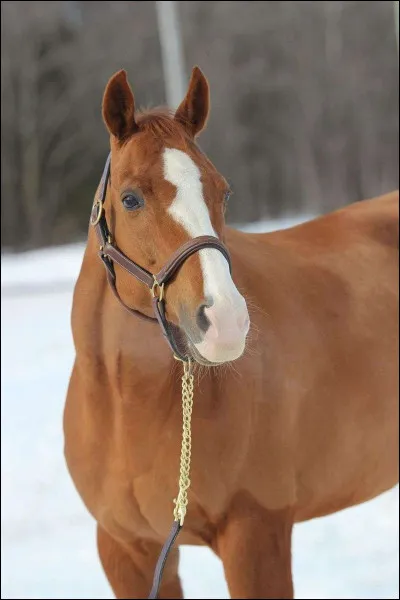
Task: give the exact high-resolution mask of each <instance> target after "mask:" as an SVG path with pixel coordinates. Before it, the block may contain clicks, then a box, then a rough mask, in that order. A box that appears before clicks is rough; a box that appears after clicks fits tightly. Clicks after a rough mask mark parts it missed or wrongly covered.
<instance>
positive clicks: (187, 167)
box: [163, 148, 248, 362]
mask: <svg viewBox="0 0 400 600" xmlns="http://www.w3.org/2000/svg"><path fill="white" fill-rule="evenodd" d="M163 158H164V177H165V179H166V180H167V181H169V182H170V183H172V184H173V185H174V186H175V187H176V196H175V198H174V200H173V202H172V203H171V205H170V207H169V208H168V213H169V214H170V215H171V217H172V218H173V219H174V220H175V222H176V223H179V224H180V225H181V226H182V227H183V229H184V230H185V231H186V233H187V234H188V235H189V236H190V237H191V238H194V237H198V236H201V235H212V236H214V237H217V235H216V232H215V231H214V228H213V226H212V224H211V220H210V215H209V212H208V208H207V205H206V203H205V201H204V196H203V185H202V182H201V173H200V170H199V168H198V167H197V165H196V164H195V163H194V162H193V160H192V159H191V158H190V156H188V154H186V153H185V152H182V151H181V150H177V149H175V148H166V149H165V150H164V157H163ZM198 254H199V258H200V264H201V269H202V275H203V282H204V290H203V292H204V299H205V300H209V301H211V302H212V306H211V308H207V309H206V311H205V312H206V315H207V317H208V318H209V321H210V323H211V325H210V327H209V329H208V330H207V332H206V334H205V337H204V339H203V341H202V342H200V343H199V344H196V347H197V349H198V351H199V352H200V354H201V355H202V356H203V357H205V358H207V359H208V360H209V361H212V362H224V361H226V360H233V359H235V358H237V357H238V356H240V355H241V353H242V352H243V349H244V344H245V338H246V335H247V331H248V312H247V307H246V302H245V300H244V298H243V296H242V295H241V294H240V293H239V292H238V290H237V288H236V286H235V284H234V283H233V281H232V278H231V275H230V271H229V265H228V261H227V260H226V258H225V257H224V256H223V254H221V252H220V251H219V250H217V249H216V248H205V249H202V250H200V251H199V252H198Z"/></svg>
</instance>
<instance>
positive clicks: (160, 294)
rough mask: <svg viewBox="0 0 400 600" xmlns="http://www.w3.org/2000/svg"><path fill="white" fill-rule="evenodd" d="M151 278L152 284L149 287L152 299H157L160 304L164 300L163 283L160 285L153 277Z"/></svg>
mask: <svg viewBox="0 0 400 600" xmlns="http://www.w3.org/2000/svg"><path fill="white" fill-rule="evenodd" d="M153 278H154V283H153V285H152V287H151V295H152V296H153V298H157V300H158V301H159V302H161V301H162V300H163V298H164V283H162V284H161V285H160V284H159V283H158V281H157V279H156V278H155V276H154V275H153ZM157 290H158V292H157Z"/></svg>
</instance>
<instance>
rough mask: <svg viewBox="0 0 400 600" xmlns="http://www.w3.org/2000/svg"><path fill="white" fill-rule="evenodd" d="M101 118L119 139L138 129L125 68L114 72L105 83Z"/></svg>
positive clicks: (133, 100)
mask: <svg viewBox="0 0 400 600" xmlns="http://www.w3.org/2000/svg"><path fill="white" fill-rule="evenodd" d="M103 119H104V122H105V124H106V125H107V129H108V131H109V132H110V133H111V134H112V135H113V136H115V137H116V138H117V139H119V140H121V141H122V140H124V139H126V138H128V137H129V136H130V135H132V134H133V133H135V131H137V129H138V127H137V124H136V121H135V98H134V96H133V92H132V90H131V88H130V85H129V83H128V79H127V77H126V71H125V70H121V71H118V73H115V75H113V76H112V77H111V79H110V80H109V82H108V84H107V87H106V89H105V92H104V96H103Z"/></svg>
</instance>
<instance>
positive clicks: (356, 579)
mask: <svg viewBox="0 0 400 600" xmlns="http://www.w3.org/2000/svg"><path fill="white" fill-rule="evenodd" d="M296 221H298V219H297V220H296ZM292 222H293V220H290V219H289V220H286V221H285V222H276V223H266V222H263V223H261V224H259V223H257V224H256V225H254V226H247V227H246V229H249V230H253V231H255V230H257V231H262V230H271V229H275V228H277V227H286V226H289V225H290V224H291V223H292ZM83 250H84V246H83V245H82V244H77V245H70V246H65V247H62V248H53V249H46V250H40V251H36V252H31V253H27V254H24V255H6V256H2V277H1V285H2V301H1V329H2V346H3V352H2V355H1V374H2V377H1V392H2V405H1V406H2V420H1V450H2V453H1V461H2V462H1V464H2V473H1V482H2V488H1V499H2V517H1V524H2V527H1V550H2V554H1V570H2V581H1V598H4V599H11V598H26V599H31V598H43V599H44V598H71V599H73V598H81V599H84V598H98V599H101V598H113V595H112V592H111V590H110V588H109V586H108V584H107V582H106V579H105V576H104V574H103V572H102V569H101V566H100V563H99V560H98V557H97V550H96V544H95V524H94V521H93V519H92V518H91V517H90V516H89V515H88V513H87V511H86V509H85V507H84V506H83V503H82V502H81V500H80V498H79V496H78V495H77V493H76V492H75V489H74V487H73V484H72V482H71V480H70V478H69V475H68V473H67V470H66V467H65V463H64V457H63V436H62V411H63V405H64V401H65V394H66V389H67V385H68V378H69V374H70V370H71V366H72V361H73V346H72V337H71V331H70V320H69V319H70V310H71V301H72V287H73V282H74V280H75V278H76V276H77V274H78V272H79V268H80V263H81V260H82V254H83ZM398 512H399V493H398V487H397V486H396V487H395V488H394V489H392V490H390V491H388V492H386V493H385V494H382V495H381V496H380V497H379V498H376V499H375V500H372V501H370V502H367V503H365V504H363V505H361V506H358V507H354V508H351V509H348V510H346V511H342V512H340V513H338V514H336V515H333V516H330V517H325V518H323V519H317V520H314V521H311V522H309V523H303V524H301V525H297V526H296V527H295V530H294V536H293V571H294V580H295V590H296V598H309V599H310V600H311V599H312V598H343V599H344V598H347V599H352V598H366V599H367V598H368V599H369V598H371V599H372V598H387V599H392V598H399V584H398V580H399V567H398V561H399V518H398ZM180 572H181V575H182V578H183V586H184V591H185V597H187V598H204V599H206V598H229V595H228V591H227V587H226V583H225V580H224V576H223V569H222V565H221V563H220V561H219V559H217V558H216V557H215V556H214V555H213V554H212V553H211V551H209V550H208V549H206V548H195V547H190V546H188V547H184V548H183V549H182V551H181V565H180Z"/></svg>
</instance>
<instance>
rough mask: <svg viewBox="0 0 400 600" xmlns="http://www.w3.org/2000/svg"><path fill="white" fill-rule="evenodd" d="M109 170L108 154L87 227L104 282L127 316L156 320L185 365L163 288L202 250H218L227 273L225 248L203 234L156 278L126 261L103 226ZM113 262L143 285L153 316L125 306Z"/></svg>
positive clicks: (176, 253)
mask: <svg viewBox="0 0 400 600" xmlns="http://www.w3.org/2000/svg"><path fill="white" fill-rule="evenodd" d="M110 167H111V153H110V154H109V155H108V158H107V161H106V164H105V167H104V171H103V175H102V177H101V181H100V189H99V194H98V197H97V198H96V199H95V201H94V203H93V207H92V213H91V217H90V222H91V225H92V226H93V227H94V229H95V231H96V234H97V238H98V240H99V244H100V250H99V256H100V258H101V260H102V261H103V264H104V266H105V267H106V273H107V279H108V283H109V284H110V287H111V290H112V292H113V294H114V296H115V297H116V298H117V300H118V301H119V302H120V303H121V304H122V306H123V307H124V308H125V309H126V310H128V311H129V312H130V313H131V314H134V315H136V316H138V317H140V318H142V319H146V320H148V321H158V323H159V325H160V327H161V331H162V333H163V335H164V337H165V338H166V339H167V342H168V343H169V345H170V348H171V350H172V352H173V353H174V355H175V357H176V358H178V359H179V360H182V361H184V362H186V361H187V360H188V359H189V356H188V354H187V352H186V349H185V348H184V346H183V344H182V341H181V340H177V339H175V336H174V333H173V327H174V326H173V325H171V324H170V323H169V322H168V321H167V318H166V315H165V310H166V309H165V295H164V288H165V286H166V285H167V284H168V283H169V282H170V281H171V280H172V279H173V277H174V276H175V275H176V274H177V272H178V270H179V269H180V267H181V266H182V265H183V263H184V262H185V261H186V259H187V258H189V256H191V255H192V254H195V253H196V252H198V251H199V250H202V249H203V248H215V249H217V250H219V251H220V252H221V253H222V254H223V255H224V256H225V258H226V260H227V261H228V265H229V269H230V271H231V268H232V267H231V260H230V256H229V252H228V249H227V248H226V246H225V245H224V244H223V243H222V242H221V240H219V239H218V238H217V237H214V236H211V235H203V236H199V237H195V238H193V239H191V240H189V241H187V242H186V243H185V244H183V245H182V246H181V247H180V248H178V249H177V250H176V251H175V252H174V253H173V254H172V256H171V257H170V258H169V260H168V261H167V263H166V264H165V265H164V267H163V268H162V269H161V270H160V271H159V272H158V273H157V274H156V275H154V274H152V273H150V272H149V271H147V269H145V268H143V267H141V266H140V265H138V264H137V263H136V262H134V261H133V260H131V259H130V258H128V257H127V256H126V255H125V254H124V253H123V252H121V250H119V249H118V247H117V246H116V245H115V244H114V242H113V239H112V236H111V233H110V230H109V228H108V225H107V220H106V217H105V212H104V203H105V200H106V196H107V185H108V183H109V181H110ZM114 262H115V263H117V264H118V265H119V266H120V267H122V268H123V269H125V271H127V272H128V273H130V274H131V275H133V276H134V277H135V278H136V279H137V280H138V281H140V282H142V283H144V284H145V285H146V286H147V287H148V288H149V289H150V292H151V295H152V304H153V310H154V314H155V317H148V316H147V315H145V314H143V313H142V312H140V311H139V310H136V309H134V308H131V307H129V306H128V305H127V304H125V302H124V301H123V300H122V298H121V296H120V295H119V292H118V290H117V278H116V273H115V269H114Z"/></svg>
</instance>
